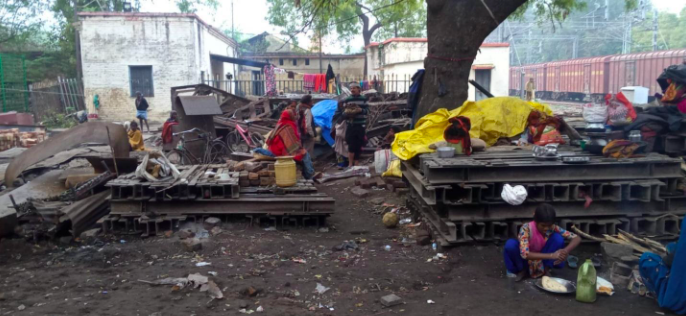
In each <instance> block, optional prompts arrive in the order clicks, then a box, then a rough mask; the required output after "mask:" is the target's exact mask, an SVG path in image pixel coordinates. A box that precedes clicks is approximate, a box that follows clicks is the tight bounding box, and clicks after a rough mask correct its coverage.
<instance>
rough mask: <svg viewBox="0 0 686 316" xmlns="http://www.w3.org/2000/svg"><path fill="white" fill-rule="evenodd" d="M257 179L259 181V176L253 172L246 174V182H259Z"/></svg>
mask: <svg viewBox="0 0 686 316" xmlns="http://www.w3.org/2000/svg"><path fill="white" fill-rule="evenodd" d="M259 179H260V175H259V174H257V173H255V172H251V173H248V180H250V181H253V180H259Z"/></svg>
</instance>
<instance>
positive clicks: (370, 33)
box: [369, 23, 382, 35]
mask: <svg viewBox="0 0 686 316" xmlns="http://www.w3.org/2000/svg"><path fill="white" fill-rule="evenodd" d="M381 26H382V25H381V23H376V24H374V26H372V27H371V28H370V29H369V35H372V34H374V32H375V31H376V30H377V29H378V28H380V27H381Z"/></svg>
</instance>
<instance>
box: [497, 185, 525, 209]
mask: <svg viewBox="0 0 686 316" xmlns="http://www.w3.org/2000/svg"><path fill="white" fill-rule="evenodd" d="M500 196H501V197H502V198H503V200H504V201H505V202H507V204H510V205H520V204H522V203H524V201H525V200H526V196H527V193H526V189H525V188H524V187H523V186H521V185H517V186H514V187H513V186H511V185H509V184H505V186H504V187H503V192H502V193H501V194H500Z"/></svg>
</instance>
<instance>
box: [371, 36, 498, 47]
mask: <svg viewBox="0 0 686 316" xmlns="http://www.w3.org/2000/svg"><path fill="white" fill-rule="evenodd" d="M428 41H429V40H428V39H426V38H415V37H395V38H390V39H387V40H385V41H383V42H372V43H370V44H369V45H367V47H365V48H369V47H375V46H379V45H381V44H383V45H387V44H389V43H427V42H428ZM509 46H510V43H482V44H481V47H509Z"/></svg>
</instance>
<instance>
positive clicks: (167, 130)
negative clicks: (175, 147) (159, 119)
mask: <svg viewBox="0 0 686 316" xmlns="http://www.w3.org/2000/svg"><path fill="white" fill-rule="evenodd" d="M174 125H179V122H170V121H166V122H164V125H163V126H162V143H163V144H169V143H171V142H172V140H173V139H174V135H173V132H172V127H173V126H174Z"/></svg>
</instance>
